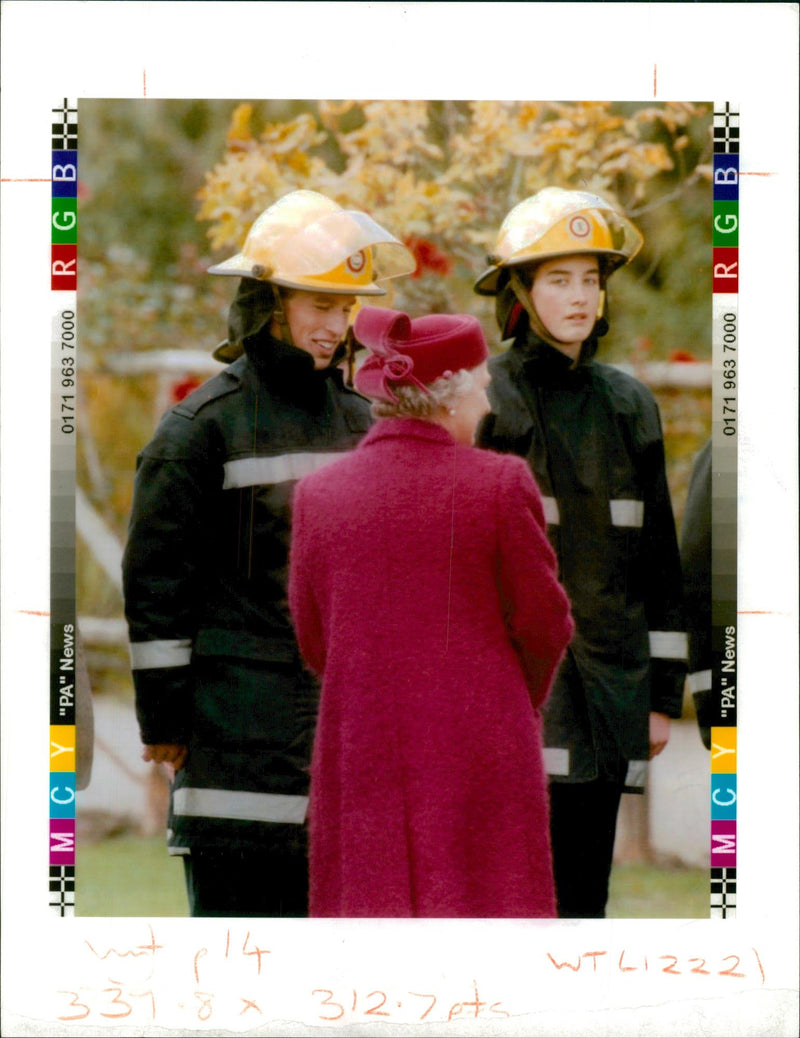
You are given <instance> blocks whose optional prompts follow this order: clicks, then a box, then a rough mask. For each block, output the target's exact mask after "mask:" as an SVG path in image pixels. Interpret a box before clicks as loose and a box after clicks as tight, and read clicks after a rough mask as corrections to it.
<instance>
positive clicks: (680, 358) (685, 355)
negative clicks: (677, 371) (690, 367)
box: [667, 350, 697, 364]
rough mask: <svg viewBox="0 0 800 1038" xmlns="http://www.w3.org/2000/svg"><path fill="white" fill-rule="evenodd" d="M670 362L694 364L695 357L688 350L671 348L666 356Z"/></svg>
mask: <svg viewBox="0 0 800 1038" xmlns="http://www.w3.org/2000/svg"><path fill="white" fill-rule="evenodd" d="M667 359H668V360H669V362H670V364H696V363H697V357H695V355H694V354H693V353H691V352H690V351H689V350H673V351H672V352H671V353H670V355H669V357H668V358H667Z"/></svg>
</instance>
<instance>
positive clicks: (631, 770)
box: [625, 760, 647, 789]
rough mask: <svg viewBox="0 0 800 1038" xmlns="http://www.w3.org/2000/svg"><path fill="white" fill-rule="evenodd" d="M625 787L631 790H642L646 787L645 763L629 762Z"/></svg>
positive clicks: (640, 761) (643, 761)
mask: <svg viewBox="0 0 800 1038" xmlns="http://www.w3.org/2000/svg"><path fill="white" fill-rule="evenodd" d="M625 785H626V786H627V787H628V788H632V789H644V787H645V786H646V785H647V761H646V760H629V761H628V771H627V773H626V775H625Z"/></svg>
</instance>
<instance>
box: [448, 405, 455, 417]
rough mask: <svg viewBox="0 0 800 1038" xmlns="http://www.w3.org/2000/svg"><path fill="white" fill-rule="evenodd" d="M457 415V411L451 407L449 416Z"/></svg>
mask: <svg viewBox="0 0 800 1038" xmlns="http://www.w3.org/2000/svg"><path fill="white" fill-rule="evenodd" d="M455 413H456V409H455V408H454V407H451V408H450V410H449V411H448V414H450V415H453V416H455Z"/></svg>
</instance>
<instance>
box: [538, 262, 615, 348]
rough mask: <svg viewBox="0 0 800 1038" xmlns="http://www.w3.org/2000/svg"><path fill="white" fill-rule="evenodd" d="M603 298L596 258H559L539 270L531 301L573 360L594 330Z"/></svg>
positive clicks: (559, 346) (559, 344) (541, 265)
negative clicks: (599, 304) (600, 301)
mask: <svg viewBox="0 0 800 1038" xmlns="http://www.w3.org/2000/svg"><path fill="white" fill-rule="evenodd" d="M599 299H600V267H599V264H598V261H597V257H596V256H586V255H578V254H576V255H574V256H559V257H557V258H556V259H551V260H545V261H544V262H543V263H540V264H539V265H538V266H537V267H536V271H535V273H534V276H533V284H532V285H531V302H532V303H533V306H534V308H535V310H536V312H537V314H538V315H539V317H540V319H541V321H542V324H543V325H544V327H545V329H546V330H547V332H548V333H549V334H550V335H551V336H552V337H553V339H555V340H556V343H557V344H558V349H560V350H561V352H562V353H565V354H566V355H567V356H568V357H570V358H571V359H572V360H577V359H578V355H579V354H580V349H581V344H582V343H583V342H584V341H585V340H586V339H587V338H588V337H589V335H590V333H591V331H592V328H593V327H594V324H595V321H596V320H597V306H598V302H599Z"/></svg>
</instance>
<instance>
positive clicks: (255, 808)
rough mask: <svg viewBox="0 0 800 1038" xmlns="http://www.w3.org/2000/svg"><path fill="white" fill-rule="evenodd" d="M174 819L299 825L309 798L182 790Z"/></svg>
mask: <svg viewBox="0 0 800 1038" xmlns="http://www.w3.org/2000/svg"><path fill="white" fill-rule="evenodd" d="M173 809H174V811H175V814H176V815H189V816H191V817H192V818H228V819H235V820H236V821H239V822H294V823H296V824H297V825H302V823H303V822H304V821H305V818H306V811H307V810H308V797H300V796H287V795H284V794H282V793H241V792H237V791H236V790H229V789H200V788H196V787H192V786H184V787H183V789H177V790H176V791H175V795H174V797H173Z"/></svg>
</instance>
